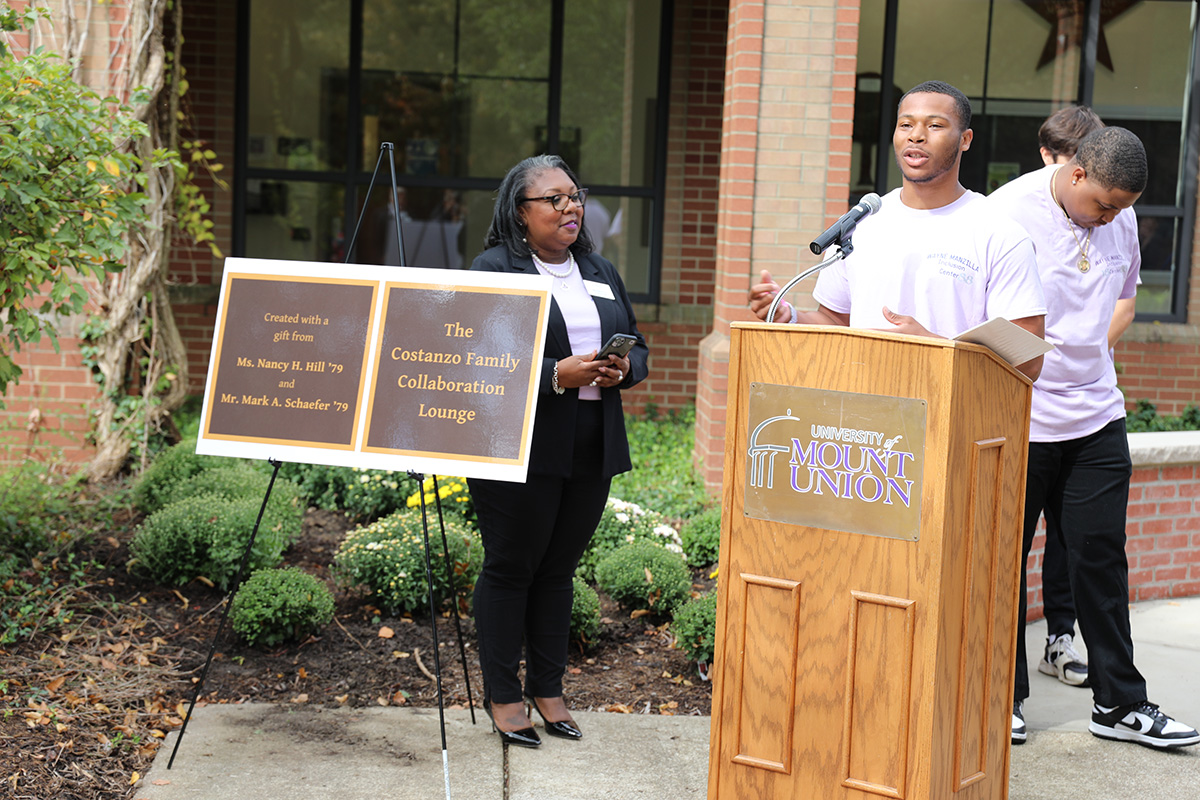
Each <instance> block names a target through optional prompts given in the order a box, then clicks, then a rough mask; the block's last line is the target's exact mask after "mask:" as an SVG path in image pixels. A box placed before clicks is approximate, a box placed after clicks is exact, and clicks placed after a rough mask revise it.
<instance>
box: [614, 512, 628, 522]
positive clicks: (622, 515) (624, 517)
mask: <svg viewBox="0 0 1200 800" xmlns="http://www.w3.org/2000/svg"><path fill="white" fill-rule="evenodd" d="M614 516H615V517H616V518H617V519H618V520H620V521H621V522H629V515H628V514H625V513H622V512H620V511H618V512H617V513H616V514H615V515H614Z"/></svg>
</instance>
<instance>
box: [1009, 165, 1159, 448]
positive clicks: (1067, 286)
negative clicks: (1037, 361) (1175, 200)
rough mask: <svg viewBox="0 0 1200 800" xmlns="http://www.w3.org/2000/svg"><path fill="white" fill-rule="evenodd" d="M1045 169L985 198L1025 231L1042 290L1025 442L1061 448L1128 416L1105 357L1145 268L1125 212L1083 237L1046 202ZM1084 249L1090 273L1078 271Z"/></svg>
mask: <svg viewBox="0 0 1200 800" xmlns="http://www.w3.org/2000/svg"><path fill="white" fill-rule="evenodd" d="M1057 169H1058V167H1057V166H1049V167H1045V168H1043V169H1040V170H1038V171H1037V172H1031V173H1029V174H1028V175H1022V176H1021V177H1019V178H1017V179H1016V180H1014V181H1012V182H1010V183H1008V184H1005V185H1004V186H1001V187H1000V188H999V189H997V190H996V191H995V192H993V193H992V194H991V195H989V196H988V202H989V203H990V204H992V207H993V208H994V209H996V210H997V211H998V212H1002V213H1004V214H1007V215H1008V216H1010V217H1011V218H1012V219H1014V220H1016V221H1017V222H1018V223H1020V224H1021V226H1022V227H1024V228H1025V230H1026V231H1028V232H1029V235H1030V236H1031V237H1032V238H1033V243H1034V248H1035V249H1036V251H1037V265H1038V274H1039V275H1040V276H1041V279H1042V287H1043V288H1044V289H1045V291H1046V341H1048V342H1049V343H1050V344H1052V345H1054V349H1053V350H1051V351H1050V352H1049V353H1047V354H1046V360H1045V362H1044V364H1043V366H1042V374H1041V377H1039V378H1038V379H1037V382H1036V383H1034V384H1033V415H1032V420H1031V421H1030V426H1029V439H1030V441H1033V442H1061V441H1066V440H1069V439H1078V438H1081V437H1083V436H1088V435H1089V434H1092V433H1095V432H1096V431H1098V430H1100V429H1101V428H1103V427H1104V426H1105V425H1107V424H1108V423H1110V422H1112V421H1113V420H1115V419H1120V418H1121V417H1123V416H1125V398H1124V396H1123V395H1122V394H1121V390H1120V389H1118V388H1117V374H1116V370H1115V369H1114V367H1113V362H1112V358H1111V357H1110V356H1109V351H1108V325H1109V321H1110V320H1111V319H1112V315H1113V309H1114V308H1115V307H1116V304H1117V300H1118V298H1122V299H1123V298H1129V297H1133V296H1134V295H1135V294H1137V284H1138V273H1139V271H1140V270H1141V266H1142V256H1141V250H1140V249H1139V247H1138V238H1137V222H1136V221H1135V218H1134V214H1133V211H1132V210H1126V211H1122V212H1121V213H1120V214H1118V215H1117V217H1116V219H1114V220H1113V221H1112V222H1110V223H1109V224H1108V225H1103V226H1101V227H1098V228H1093V229H1092V234H1091V239H1090V241H1088V240H1087V239H1086V238H1085V237H1086V236H1087V231H1086V230H1082V229H1080V228H1079V227H1078V226H1076V225H1075V224H1074V223H1072V222H1070V221H1068V219H1067V217H1066V215H1065V214H1064V213H1063V211H1062V209H1061V208H1060V207H1059V206H1058V204H1057V203H1055V202H1054V199H1053V198H1052V197H1051V195H1050V177H1051V176H1052V175H1053V174H1054V172H1055V171H1056V170H1057ZM1081 243H1083V244H1084V245H1085V246H1086V247H1087V257H1088V261H1089V262H1091V268H1090V269H1089V270H1088V271H1087V272H1081V271H1080V270H1079V266H1078V264H1079V256H1080V249H1081Z"/></svg>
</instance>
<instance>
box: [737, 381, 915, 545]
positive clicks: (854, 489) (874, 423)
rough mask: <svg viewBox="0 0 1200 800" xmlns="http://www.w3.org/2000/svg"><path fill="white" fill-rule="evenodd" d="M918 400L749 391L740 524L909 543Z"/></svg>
mask: <svg viewBox="0 0 1200 800" xmlns="http://www.w3.org/2000/svg"><path fill="white" fill-rule="evenodd" d="M925 412H926V408H925V401H924V400H914V399H911V398H906V397H888V396H883V395H873V394H860V393H855V392H834V391H828V390H822V389H805V388H800V387H796V386H779V385H775V384H768V383H757V382H754V383H751V384H750V402H749V423H748V430H747V453H746V455H747V458H746V499H745V507H744V511H745V514H746V516H749V517H754V518H756V519H764V520H769V521H772V522H786V523H790V524H793V525H803V526H806V527H811V528H823V529H827V530H838V531H846V532H848V533H863V534H870V535H872V536H886V537H889V538H893V539H907V540H909V541H917V540H918V539H919V538H920V530H921V487H922V478H923V476H924V471H925Z"/></svg>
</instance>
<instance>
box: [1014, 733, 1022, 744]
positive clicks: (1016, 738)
mask: <svg viewBox="0 0 1200 800" xmlns="http://www.w3.org/2000/svg"><path fill="white" fill-rule="evenodd" d="M1012 743H1013V744H1025V734H1023V733H1021V734H1013V737H1012Z"/></svg>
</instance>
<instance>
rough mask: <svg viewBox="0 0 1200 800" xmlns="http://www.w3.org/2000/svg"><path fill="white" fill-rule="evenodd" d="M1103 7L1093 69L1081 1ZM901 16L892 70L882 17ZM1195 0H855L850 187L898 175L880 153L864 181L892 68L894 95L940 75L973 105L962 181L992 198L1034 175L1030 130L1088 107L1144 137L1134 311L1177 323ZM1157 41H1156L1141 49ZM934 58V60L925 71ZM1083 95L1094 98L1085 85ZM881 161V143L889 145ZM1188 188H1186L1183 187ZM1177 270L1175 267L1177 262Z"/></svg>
mask: <svg viewBox="0 0 1200 800" xmlns="http://www.w3.org/2000/svg"><path fill="white" fill-rule="evenodd" d="M1095 4H1099V11H1100V13H1099V19H1100V30H1099V31H1098V32H1097V39H1096V45H1097V46H1096V55H1095V59H1094V62H1093V63H1090V64H1088V63H1085V62H1084V53H1083V48H1082V43H1083V42H1084V41H1085V36H1086V26H1087V24H1088V14H1089V9H1090V8H1091V7H1092V6H1093V5H1095ZM889 8H890V9H892V10H893V11H894V12H895V13H896V15H897V22H896V30H895V34H894V35H895V39H894V49H895V58H894V63H893V64H890V65H889V64H885V63H884V61H883V58H884V53H885V52H887V44H888V43H887V41H886V36H887V35H888V31H887V30H886V29H885V28H884V19H885V16H886V13H887V11H888V9H889ZM1196 13H1197V11H1196V5H1195V4H1194V3H1191V2H1186V0H1137V1H1136V2H1128V3H1108V2H1102V1H1101V0H1054V1H1053V2H1051V1H1050V0H1047V1H1046V2H1026V1H1025V0H990V1H989V2H988V3H982V2H980V3H962V2H954V0H864V2H863V11H862V23H861V24H860V28H859V56H858V63H859V68H858V87H859V88H858V91H859V93H861V94H862V95H863V96H862V97H861V98H860V97H859V96H857V95H856V99H855V125H854V148H855V149H854V152H855V155H856V158H854V159H853V161H852V172H851V181H852V189H853V190H858V192H859V193H860V194H861V193H862V192H866V191H869V190H870V189H872V188H874V189H875V190H876V191H887V190H890V189H893V188H895V187H897V186H899V185H900V181H901V179H900V172H899V169H898V168H897V167H896V165H895V160H894V159H893V158H890V157H889V158H887V159H886V161H885V163H886V164H887V165H888V169H887V171H886V174H885V176H884V177H883V179H882V180H881V179H880V178H879V176H876V175H874V169H873V167H874V163H875V155H874V150H875V148H877V147H878V146H879V142H880V141H881V138H880V137H881V136H883V137H884V138H883V141H885V142H889V143H890V139H891V135H890V133H891V130H892V128H893V127H894V123H895V107H894V106H893V107H891V108H888V109H884V110H881V111H879V112H878V113H873V108H875V107H877V104H878V97H879V92H880V88H881V87H880V84H881V82H882V76H883V75H885V74H887V73H888V68H889V67H891V69H892V70H894V74H895V81H894V83H895V87H894V89H893V91H895V92H896V98H897V100H898V99H899V96H900V94H902V93H903V92H904V91H906V90H908V89H910V88H912V87H913V86H914V85H916V84H917V83H920V82H921V81H924V80H928V79H931V78H936V79H940V80H945V81H947V82H949V83H952V84H954V85H955V86H957V87H958V88H960V89H962V90H963V91H964V92H965V93H966V94H967V95H968V96H969V97H970V98H971V103H972V108H973V111H974V118H973V120H972V124H971V127H972V128H973V129H974V133H975V136H974V140H973V141H972V143H971V149H970V150H969V151H968V152H967V153H966V154H965V155H964V156H963V161H962V169H961V172H960V179H961V181H962V183H963V185H965V186H967V187H968V188H971V189H974V190H976V191H980V192H984V193H986V192H989V191H991V190H992V189H994V188H996V187H997V186H999V185H1002V184H1003V183H1005V182H1007V181H1008V180H1011V179H1012V178H1014V177H1016V176H1017V175H1020V174H1022V173H1025V172H1029V171H1032V170H1035V169H1038V168H1040V167H1041V166H1042V160H1041V157H1040V154H1039V153H1038V143H1037V133H1038V128H1039V127H1040V126H1041V124H1042V121H1043V120H1044V119H1045V118H1046V117H1047V116H1048V115H1050V114H1051V113H1053V112H1054V111H1055V110H1057V109H1058V108H1061V107H1063V106H1066V105H1070V104H1074V103H1084V104H1088V105H1091V106H1092V107H1093V108H1094V109H1095V110H1096V112H1097V113H1098V114H1099V115H1100V116H1101V118H1102V119H1104V121H1105V122H1106V123H1107V124H1110V125H1121V126H1124V127H1126V128H1129V129H1130V130H1132V131H1133V132H1134V133H1136V134H1137V135H1138V136H1139V137H1141V139H1142V141H1143V142H1144V143H1145V145H1146V152H1147V156H1148V158H1149V167H1150V183H1149V185H1148V186H1147V187H1146V191H1145V193H1144V194H1143V195H1142V197H1141V199H1140V200H1139V201H1138V204H1137V206H1136V208H1137V213H1138V227H1139V238H1140V240H1141V247H1142V286H1141V288H1140V289H1139V291H1138V300H1137V309H1138V313H1139V315H1143V316H1144V315H1147V314H1149V315H1154V316H1155V317H1160V318H1161V317H1173V318H1176V319H1183V318H1184V313H1185V309H1184V301H1185V298H1183V297H1178V296H1176V290H1177V287H1179V286H1183V285H1186V283H1185V282H1184V281H1183V280H1181V276H1180V275H1179V274H1178V272H1179V270H1180V269H1181V268H1182V269H1183V270H1187V268H1188V262H1189V260H1190V258H1191V253H1190V247H1189V246H1188V245H1189V243H1188V242H1186V241H1184V239H1185V236H1184V232H1185V230H1186V229H1187V224H1186V223H1187V220H1185V219H1184V212H1185V208H1186V206H1187V205H1188V202H1187V201H1188V198H1187V196H1186V195H1187V193H1188V191H1189V188H1188V187H1189V186H1194V183H1192V181H1194V177H1189V175H1188V174H1187V171H1188V167H1189V165H1192V164H1194V162H1195V160H1196V154H1195V153H1191V154H1187V149H1186V148H1187V141H1188V126H1189V102H1190V97H1189V94H1188V89H1189V87H1190V84H1191V74H1192V59H1193V57H1194V43H1195V41H1196V36H1197V34H1196ZM1147 42H1153V43H1154V44H1153V47H1147V46H1146V43H1147ZM931 64H935V65H936V66H934V67H931V66H930V65H931ZM1088 91H1090V96H1086V97H1085V96H1083V95H1082V94H1081V92H1088ZM888 147H889V156H890V144H889V146H888ZM1190 191H1194V189H1191V190H1190ZM1180 265H1182V267H1181V266H1180Z"/></svg>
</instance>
